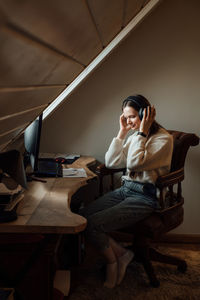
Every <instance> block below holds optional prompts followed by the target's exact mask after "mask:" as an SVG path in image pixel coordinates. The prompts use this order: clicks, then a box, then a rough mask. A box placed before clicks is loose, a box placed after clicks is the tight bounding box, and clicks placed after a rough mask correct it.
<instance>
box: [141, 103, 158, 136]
mask: <svg viewBox="0 0 200 300" xmlns="http://www.w3.org/2000/svg"><path fill="white" fill-rule="evenodd" d="M155 116H156V110H155V107H154V106H148V107H147V108H145V109H144V113H143V118H142V121H141V123H140V129H139V131H140V132H143V133H144V134H146V135H147V134H148V132H149V129H150V127H151V125H152V123H153V121H154V120H155Z"/></svg>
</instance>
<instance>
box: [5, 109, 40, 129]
mask: <svg viewBox="0 0 200 300" xmlns="http://www.w3.org/2000/svg"><path fill="white" fill-rule="evenodd" d="M44 108H45V107H43V108H42V107H40V108H37V109H35V110H31V111H29V112H26V113H24V114H21V115H16V116H13V117H11V118H6V119H0V135H2V134H4V133H6V132H9V131H11V130H14V129H15V128H16V129H17V128H20V127H21V128H25V127H26V125H27V123H30V122H31V121H33V120H34V119H35V118H36V117H37V116H38V115H39V114H40V113H41V112H42V111H43V110H44Z"/></svg>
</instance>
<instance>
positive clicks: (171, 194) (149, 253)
mask: <svg viewBox="0 0 200 300" xmlns="http://www.w3.org/2000/svg"><path fill="white" fill-rule="evenodd" d="M168 132H169V133H170V134H172V136H173V138H174V150H173V156H172V164H171V171H170V173H169V174H167V175H163V176H159V177H158V179H157V181H156V187H157V188H158V189H159V190H160V197H159V199H158V201H159V204H160V206H161V209H160V210H158V211H155V212H153V213H152V214H151V215H150V216H149V217H147V218H145V219H144V220H141V221H139V222H137V223H136V224H134V226H132V227H129V228H124V229H122V230H120V231H122V232H125V233H130V234H131V235H132V241H133V246H132V249H133V251H134V253H135V257H134V259H135V260H136V261H138V262H140V263H141V264H142V265H143V267H144V270H145V272H146V274H147V276H148V278H149V282H150V284H151V286H153V287H158V286H159V285H160V282H159V280H158V279H157V277H156V274H155V271H154V268H153V264H152V261H156V262H161V263H165V264H170V265H175V266H177V269H178V271H180V272H182V273H184V272H185V271H186V270H187V263H186V261H185V260H183V259H180V258H178V257H174V256H170V255H166V254H162V253H159V252H158V251H157V250H155V249H154V248H153V247H152V246H151V244H152V242H156V243H157V242H158V241H159V239H160V238H161V237H162V236H163V235H164V234H165V233H167V232H169V231H171V230H172V229H175V228H176V227H178V226H179V225H180V224H181V223H182V222H183V217H184V210H183V204H184V198H183V196H182V188H181V182H182V181H183V180H184V163H185V158H186V154H187V152H188V149H189V147H190V146H196V145H198V144H199V137H197V136H196V135H195V134H192V133H184V132H179V131H172V130H169V131H168ZM125 171H126V170H125V169H108V168H106V167H105V165H100V166H98V167H97V169H96V173H97V175H98V176H99V181H100V184H99V187H100V195H102V194H103V180H104V177H105V176H107V175H110V176H111V190H113V189H114V174H115V173H117V172H122V173H123V174H125ZM175 189H176V190H175ZM166 191H167V193H166Z"/></svg>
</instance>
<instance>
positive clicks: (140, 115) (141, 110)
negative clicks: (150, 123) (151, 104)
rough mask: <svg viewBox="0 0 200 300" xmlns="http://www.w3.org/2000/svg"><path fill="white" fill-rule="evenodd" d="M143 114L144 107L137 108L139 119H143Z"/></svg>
mask: <svg viewBox="0 0 200 300" xmlns="http://www.w3.org/2000/svg"><path fill="white" fill-rule="evenodd" d="M143 114H144V108H143V107H141V108H140V110H139V112H138V115H139V118H140V120H141V121H142V119H143Z"/></svg>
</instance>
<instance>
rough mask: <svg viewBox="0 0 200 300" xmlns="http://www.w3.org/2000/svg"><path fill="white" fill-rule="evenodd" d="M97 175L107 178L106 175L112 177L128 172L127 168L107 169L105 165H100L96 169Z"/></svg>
mask: <svg viewBox="0 0 200 300" xmlns="http://www.w3.org/2000/svg"><path fill="white" fill-rule="evenodd" d="M95 172H96V174H98V175H100V176H105V175H112V174H114V173H118V172H123V173H125V172H126V169H125V168H120V169H110V168H107V167H106V166H105V165H104V164H101V165H99V166H98V167H97V168H96V171H95Z"/></svg>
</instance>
